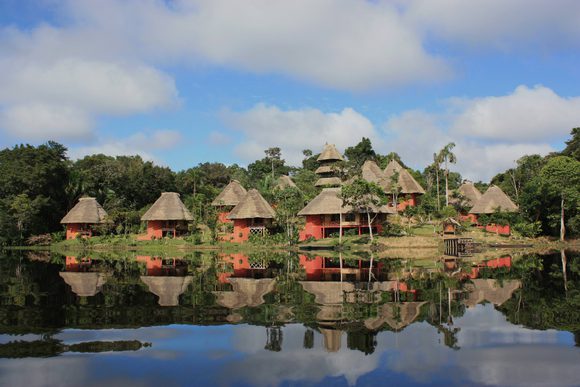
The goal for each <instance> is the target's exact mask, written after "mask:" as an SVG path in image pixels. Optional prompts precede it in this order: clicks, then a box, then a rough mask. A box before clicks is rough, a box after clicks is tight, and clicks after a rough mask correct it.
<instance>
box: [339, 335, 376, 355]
mask: <svg viewBox="0 0 580 387" xmlns="http://www.w3.org/2000/svg"><path fill="white" fill-rule="evenodd" d="M346 345H347V347H348V349H352V350H358V351H361V352H363V353H364V354H365V355H370V354H371V353H373V352H375V348H376V347H377V332H372V331H367V330H354V331H349V332H347V336H346Z"/></svg>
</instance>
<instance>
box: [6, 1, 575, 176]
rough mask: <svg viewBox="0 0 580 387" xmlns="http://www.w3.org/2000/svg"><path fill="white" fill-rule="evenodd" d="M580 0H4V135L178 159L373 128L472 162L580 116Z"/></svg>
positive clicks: (470, 170)
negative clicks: (445, 149) (446, 150)
mask: <svg viewBox="0 0 580 387" xmlns="http://www.w3.org/2000/svg"><path fill="white" fill-rule="evenodd" d="M579 63H580V2H579V1H577V0H552V1H545V0H509V1H506V0H471V1H464V0H372V1H371V0H292V1H287V0H245V1H237V0H2V1H0V148H4V147H11V146H13V145H15V144H19V143H30V144H34V145H38V144H42V143H44V142H46V141H49V140H54V141H58V142H60V143H63V144H65V145H66V146H67V148H68V149H69V157H71V158H72V159H76V158H80V157H83V156H84V155H87V154H93V153H104V154H108V155H121V154H123V155H124V154H139V155H141V156H142V157H143V158H145V159H147V160H153V161H155V162H156V163H159V164H161V165H166V166H169V167H171V168H172V169H173V170H176V171H177V170H182V169H187V168H189V167H192V166H195V165H197V164H199V163H202V162H206V161H209V162H223V163H226V164H231V163H238V164H240V165H247V164H248V163H250V162H252V161H254V160H256V159H260V158H262V157H264V150H265V149H267V148H269V147H273V146H278V147H280V148H281V149H282V157H283V158H284V159H286V160H287V162H288V163H289V164H291V165H300V161H301V160H302V158H303V156H302V150H303V149H311V150H313V151H314V152H315V153H317V152H319V151H321V149H322V147H323V146H324V144H325V143H334V144H336V145H337V147H338V149H339V150H340V151H344V149H345V148H346V147H348V146H353V145H355V144H356V143H358V142H359V141H360V140H361V138H362V137H368V138H370V139H371V140H372V143H373V146H374V148H375V150H376V151H377V152H379V153H383V154H386V153H388V152H392V151H394V152H397V153H399V155H401V157H402V159H403V161H404V162H405V163H406V164H407V165H409V166H411V167H413V168H415V169H420V170H422V169H423V168H424V167H425V166H426V165H428V164H430V163H431V162H432V160H433V153H434V152H436V151H438V150H439V149H441V148H442V147H443V146H444V145H445V144H447V143H449V142H454V143H455V144H456V148H455V149H454V150H455V154H456V156H457V164H456V165H454V166H452V170H456V171H458V172H460V173H462V175H463V176H464V177H467V178H470V179H472V180H483V181H486V180H489V179H490V178H491V177H493V176H494V175H495V174H496V173H498V172H501V171H503V170H505V169H507V168H510V167H512V166H513V165H514V163H515V160H517V159H518V158H519V157H521V156H523V155H525V154H534V153H539V154H547V153H549V152H552V151H558V150H561V149H562V148H563V147H564V141H565V140H566V139H568V138H569V133H570V131H571V129H572V128H574V127H577V126H580V65H579Z"/></svg>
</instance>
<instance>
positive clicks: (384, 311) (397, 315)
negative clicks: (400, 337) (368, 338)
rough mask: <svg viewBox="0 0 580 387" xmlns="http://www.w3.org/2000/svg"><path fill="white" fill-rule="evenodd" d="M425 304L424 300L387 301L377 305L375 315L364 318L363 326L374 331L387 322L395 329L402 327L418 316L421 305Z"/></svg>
mask: <svg viewBox="0 0 580 387" xmlns="http://www.w3.org/2000/svg"><path fill="white" fill-rule="evenodd" d="M425 304H426V302H401V303H396V302H388V303H386V304H384V305H381V306H380V307H379V311H378V313H377V317H371V318H368V319H366V320H365V322H364V324H365V327H366V328H367V329H369V330H373V331H376V330H379V329H381V327H382V326H383V325H385V324H387V325H388V326H390V327H391V328H392V329H395V330H399V329H403V328H405V327H406V326H408V325H410V324H411V323H412V322H413V321H415V319H417V317H419V313H421V307H422V306H423V305H425Z"/></svg>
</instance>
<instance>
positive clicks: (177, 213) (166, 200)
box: [141, 192, 193, 221]
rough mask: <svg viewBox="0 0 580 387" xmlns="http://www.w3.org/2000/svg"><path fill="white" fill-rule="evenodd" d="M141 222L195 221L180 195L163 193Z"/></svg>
mask: <svg viewBox="0 0 580 387" xmlns="http://www.w3.org/2000/svg"><path fill="white" fill-rule="evenodd" d="M141 220H146V221H149V220H187V221H190V220H193V216H192V215H191V212H189V210H188V209H187V208H186V207H185V205H184V204H183V202H182V201H181V199H180V198H179V194H178V193H176V192H163V193H162V194H161V196H160V197H159V199H157V200H156V201H155V203H153V205H152V206H151V208H149V210H147V212H146V213H145V214H144V215H143V216H142V217H141Z"/></svg>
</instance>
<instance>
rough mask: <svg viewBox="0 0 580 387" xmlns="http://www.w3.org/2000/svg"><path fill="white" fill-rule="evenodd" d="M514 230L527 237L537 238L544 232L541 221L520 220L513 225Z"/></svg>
mask: <svg viewBox="0 0 580 387" xmlns="http://www.w3.org/2000/svg"><path fill="white" fill-rule="evenodd" d="M513 230H514V231H515V232H517V233H518V234H520V235H521V236H523V237H526V238H535V237H537V236H538V235H540V233H541V232H542V223H541V222H520V223H516V224H514V225H513Z"/></svg>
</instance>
